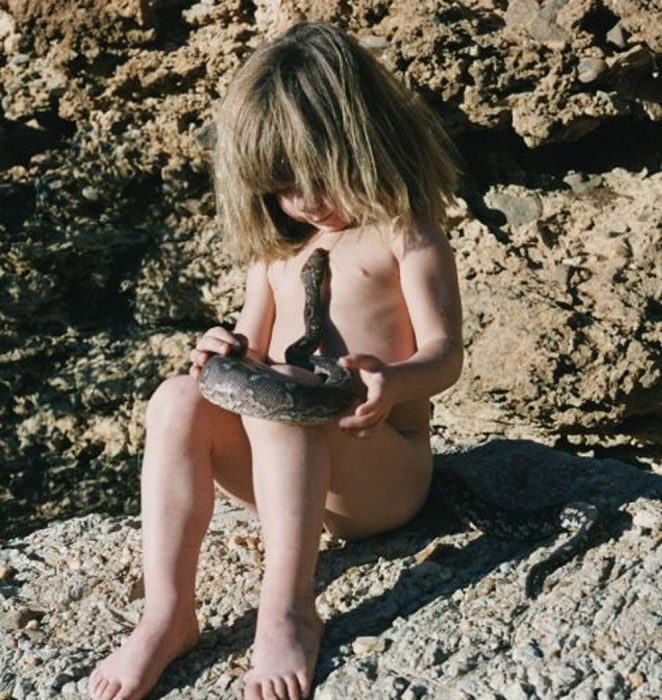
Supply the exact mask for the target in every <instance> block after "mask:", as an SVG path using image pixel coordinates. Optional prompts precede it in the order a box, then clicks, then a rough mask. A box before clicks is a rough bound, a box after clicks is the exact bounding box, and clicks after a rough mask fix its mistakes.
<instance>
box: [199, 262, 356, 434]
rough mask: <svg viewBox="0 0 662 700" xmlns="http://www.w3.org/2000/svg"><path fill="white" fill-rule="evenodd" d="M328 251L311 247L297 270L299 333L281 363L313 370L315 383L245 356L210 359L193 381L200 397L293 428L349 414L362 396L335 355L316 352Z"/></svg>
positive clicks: (321, 331)
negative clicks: (300, 307) (301, 307)
mask: <svg viewBox="0 0 662 700" xmlns="http://www.w3.org/2000/svg"><path fill="white" fill-rule="evenodd" d="M330 274H331V272H330V267H329V251H328V250H326V249H325V248H316V249H315V250H313V252H312V253H311V254H310V256H309V257H308V259H307V260H306V262H305V263H304V265H303V267H302V269H301V275H300V278H301V282H302V284H303V288H304V293H305V300H304V310H303V316H304V334H303V335H302V336H301V337H300V338H298V339H297V340H295V341H294V342H293V343H292V344H291V345H289V346H288V347H287V348H286V350H285V362H286V364H288V365H293V366H295V367H300V368H302V369H305V370H308V371H309V372H312V373H313V375H314V378H315V379H316V380H317V383H315V384H308V383H303V382H300V381H296V380H294V379H293V378H292V377H290V376H287V375H285V374H283V373H282V372H278V371H276V370H274V369H273V368H272V367H270V366H269V365H268V364H266V363H265V362H260V361H259V360H254V359H252V358H250V357H247V356H246V355H245V353H242V354H230V355H225V356H223V355H213V356H212V357H211V358H210V359H209V360H208V362H207V363H206V364H205V366H204V368H203V370H202V372H201V374H200V378H199V381H198V388H199V390H200V393H201V394H202V395H203V396H204V397H205V398H206V399H207V400H208V401H211V403H213V404H215V405H217V406H220V407H221V408H224V409H226V410H228V411H231V412H233V413H238V414H240V415H243V416H251V417H253V418H262V419H265V420H274V421H280V422H284V423H291V424H294V425H318V424H321V423H326V422H328V421H330V420H332V419H333V418H334V417H336V416H339V415H341V414H343V413H345V412H346V411H348V410H349V409H350V408H351V407H352V406H353V405H354V404H355V403H356V401H357V400H358V399H360V397H361V393H362V392H361V388H360V386H359V385H358V383H357V382H356V380H355V378H354V376H353V374H352V373H351V372H350V370H348V369H346V368H345V367H342V366H341V365H339V364H338V360H337V358H335V357H329V356H325V355H321V354H315V353H316V351H317V350H318V348H319V346H320V343H321V342H322V339H323V335H324V318H325V312H326V304H325V294H324V290H325V285H327V284H328V281H329V279H330Z"/></svg>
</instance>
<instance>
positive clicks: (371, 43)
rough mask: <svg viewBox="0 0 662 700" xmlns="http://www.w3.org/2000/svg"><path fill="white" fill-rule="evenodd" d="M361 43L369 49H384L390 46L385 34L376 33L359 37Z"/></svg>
mask: <svg viewBox="0 0 662 700" xmlns="http://www.w3.org/2000/svg"><path fill="white" fill-rule="evenodd" d="M359 44H361V46H363V48H364V49H368V51H384V49H387V48H388V47H389V42H388V40H387V39H384V37H383V36H375V35H374V34H366V35H365V36H362V37H361V38H360V39H359Z"/></svg>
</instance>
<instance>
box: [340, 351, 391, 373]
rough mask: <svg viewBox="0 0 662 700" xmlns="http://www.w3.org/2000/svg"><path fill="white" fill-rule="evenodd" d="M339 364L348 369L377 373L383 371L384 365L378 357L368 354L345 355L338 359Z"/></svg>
mask: <svg viewBox="0 0 662 700" xmlns="http://www.w3.org/2000/svg"><path fill="white" fill-rule="evenodd" d="M338 364H340V365H341V366H342V367H345V368H347V369H364V370H367V371H368V372H376V371H377V370H379V369H381V368H382V365H383V363H382V361H381V360H380V359H379V358H378V357H375V356H374V355H368V354H366V353H356V354H353V355H344V356H343V357H341V358H339V359H338Z"/></svg>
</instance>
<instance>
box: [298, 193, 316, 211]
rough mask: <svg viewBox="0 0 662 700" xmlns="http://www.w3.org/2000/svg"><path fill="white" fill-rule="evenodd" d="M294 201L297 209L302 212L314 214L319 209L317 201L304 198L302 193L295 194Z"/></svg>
mask: <svg viewBox="0 0 662 700" xmlns="http://www.w3.org/2000/svg"><path fill="white" fill-rule="evenodd" d="M294 202H295V205H296V207H297V209H299V210H300V211H302V212H303V213H304V214H314V213H315V212H316V211H317V210H318V209H319V202H317V201H315V200H313V199H306V198H305V197H304V196H303V195H300V196H297V197H296V198H295V200H294Z"/></svg>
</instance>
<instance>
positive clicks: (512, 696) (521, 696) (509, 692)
mask: <svg viewBox="0 0 662 700" xmlns="http://www.w3.org/2000/svg"><path fill="white" fill-rule="evenodd" d="M503 696H504V697H505V698H506V700H527V698H528V697H529V694H528V693H527V691H526V689H525V687H524V686H523V685H522V684H521V683H511V684H510V685H509V686H508V687H507V688H506V689H505V690H504V693H503Z"/></svg>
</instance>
